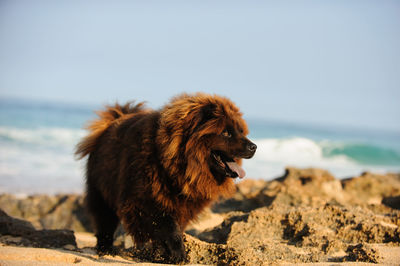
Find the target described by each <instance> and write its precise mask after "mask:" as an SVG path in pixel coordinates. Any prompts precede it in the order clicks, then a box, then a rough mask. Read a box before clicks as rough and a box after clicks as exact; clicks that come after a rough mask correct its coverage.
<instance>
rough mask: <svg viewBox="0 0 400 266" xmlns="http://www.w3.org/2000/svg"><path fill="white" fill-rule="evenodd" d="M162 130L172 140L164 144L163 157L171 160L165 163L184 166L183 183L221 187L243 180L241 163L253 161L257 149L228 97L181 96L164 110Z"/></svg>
mask: <svg viewBox="0 0 400 266" xmlns="http://www.w3.org/2000/svg"><path fill="white" fill-rule="evenodd" d="M161 126H162V128H163V130H164V131H165V133H167V134H168V135H169V136H171V137H169V138H168V140H164V142H165V145H166V148H165V149H164V155H167V156H168V155H170V156H171V157H170V158H167V160H166V161H169V162H171V165H172V164H173V163H175V162H178V163H179V162H181V168H185V174H184V179H185V180H184V181H183V182H186V183H189V184H204V186H205V187H207V182H208V183H210V182H211V183H212V184H214V183H215V184H216V185H221V184H224V183H225V182H226V181H227V180H229V179H232V178H236V177H239V178H243V177H244V175H245V172H244V170H243V169H242V167H241V166H240V165H241V159H242V158H245V159H248V158H251V157H253V155H254V153H255V151H256V149H257V146H256V145H255V144H254V143H253V142H251V141H250V140H249V139H248V138H247V137H246V135H247V134H248V128H247V125H246V122H245V121H244V119H243V117H242V113H241V112H240V111H239V109H238V108H237V107H236V105H234V104H233V102H232V101H230V100H229V99H227V98H225V97H220V96H216V95H208V94H202V93H199V94H195V95H186V94H184V95H181V96H179V97H177V98H175V99H174V100H173V101H172V102H171V104H170V105H167V106H166V107H165V108H164V110H163V112H162V117H161ZM175 168H178V167H175ZM210 179H212V180H210ZM230 182H231V181H230ZM210 186H211V185H210Z"/></svg>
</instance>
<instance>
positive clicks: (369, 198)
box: [342, 172, 400, 204]
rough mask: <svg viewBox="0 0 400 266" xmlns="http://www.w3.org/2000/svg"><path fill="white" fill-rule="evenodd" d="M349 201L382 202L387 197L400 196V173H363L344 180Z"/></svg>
mask: <svg viewBox="0 0 400 266" xmlns="http://www.w3.org/2000/svg"><path fill="white" fill-rule="evenodd" d="M342 186H343V189H344V191H345V192H346V193H347V194H348V195H349V200H348V203H352V204H380V203H381V201H382V199H383V198H385V197H394V196H400V174H386V175H379V174H372V173H369V172H366V173H363V174H362V175H361V176H358V177H354V178H349V179H346V180H342Z"/></svg>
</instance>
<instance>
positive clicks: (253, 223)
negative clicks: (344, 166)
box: [0, 168, 400, 265]
mask: <svg viewBox="0 0 400 266" xmlns="http://www.w3.org/2000/svg"><path fill="white" fill-rule="evenodd" d="M82 202H83V197H82V195H57V196H49V195H34V196H28V197H18V196H15V195H10V194H3V195H1V196H0V209H1V210H2V212H0V264H1V265H70V264H82V265H100V264H102V265H103V264H109V265H123V264H139V265H149V264H150V262H153V263H154V262H155V263H162V262H163V259H162V258H161V257H159V256H158V254H157V251H153V250H150V249H149V250H146V251H144V252H139V251H138V250H136V249H135V247H134V245H133V244H132V240H131V238H130V237H129V236H127V235H126V234H125V233H124V232H123V229H122V228H120V229H119V230H118V232H117V233H116V239H115V242H114V245H115V246H117V247H118V250H119V254H118V256H104V257H99V256H98V255H96V253H95V252H94V249H93V247H94V245H95V237H94V235H93V232H92V228H91V225H90V222H89V220H88V217H87V215H86V214H85V211H84V209H83V207H82ZM399 226H400V174H386V175H379V174H373V173H362V174H361V175H359V176H356V177H352V178H348V179H343V180H339V179H336V178H335V177H334V176H332V175H331V174H330V173H329V172H327V171H325V170H321V169H297V168H287V169H286V173H285V175H284V176H282V177H280V178H277V179H275V180H272V181H263V180H252V179H245V180H243V181H241V182H240V183H238V185H237V191H236V194H235V195H234V197H233V198H231V199H224V200H220V201H219V202H217V203H215V204H214V205H212V206H210V208H208V209H206V210H205V211H204V212H203V213H202V215H201V216H200V217H199V219H198V220H197V221H196V222H195V223H193V224H192V225H191V226H190V227H189V228H187V230H186V234H185V246H186V251H187V254H188V260H187V264H192V265H196V264H207V265H266V264H310V263H311V264H312V265H332V264H343V263H345V264H356V265H364V264H365V265H367V264H376V263H378V264H385V265H398V264H399V263H400V228H399Z"/></svg>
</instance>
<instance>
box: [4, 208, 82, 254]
mask: <svg viewBox="0 0 400 266" xmlns="http://www.w3.org/2000/svg"><path fill="white" fill-rule="evenodd" d="M0 236H1V238H0V241H1V242H2V243H5V244H16V245H22V246H34V247H63V246H65V245H70V246H74V247H76V242H75V236H74V233H73V231H70V230H36V229H35V228H34V227H33V226H32V224H31V223H29V222H27V221H24V220H20V219H16V218H13V217H10V216H8V215H7V214H6V213H5V212H3V211H2V210H0ZM16 237H17V238H16Z"/></svg>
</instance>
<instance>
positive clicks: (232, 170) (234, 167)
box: [212, 151, 246, 178]
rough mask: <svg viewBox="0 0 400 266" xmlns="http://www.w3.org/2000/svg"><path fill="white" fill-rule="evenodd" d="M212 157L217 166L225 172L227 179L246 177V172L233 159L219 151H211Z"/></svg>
mask: <svg viewBox="0 0 400 266" xmlns="http://www.w3.org/2000/svg"><path fill="white" fill-rule="evenodd" d="M212 156H213V158H214V160H215V161H216V163H217V165H218V166H219V167H220V168H221V169H222V170H224V171H225V174H226V176H227V177H232V178H235V177H239V178H243V177H244V176H245V175H246V172H245V171H244V170H243V168H242V167H241V166H240V165H239V164H238V163H237V162H236V161H235V160H234V158H230V157H228V156H227V155H225V154H224V153H223V152H221V151H213V152H212Z"/></svg>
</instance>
